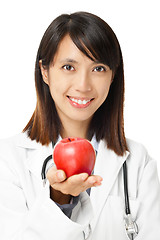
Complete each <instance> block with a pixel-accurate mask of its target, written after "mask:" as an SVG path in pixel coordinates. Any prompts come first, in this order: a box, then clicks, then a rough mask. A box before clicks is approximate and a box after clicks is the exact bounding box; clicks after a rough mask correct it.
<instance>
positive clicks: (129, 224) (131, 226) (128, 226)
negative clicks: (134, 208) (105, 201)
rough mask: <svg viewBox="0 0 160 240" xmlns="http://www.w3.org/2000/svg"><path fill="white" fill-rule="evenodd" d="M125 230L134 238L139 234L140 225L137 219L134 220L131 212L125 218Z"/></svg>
mask: <svg viewBox="0 0 160 240" xmlns="http://www.w3.org/2000/svg"><path fill="white" fill-rule="evenodd" d="M124 221H125V230H126V233H127V235H128V237H129V238H130V239H131V240H133V239H134V238H135V237H136V236H137V235H138V226H137V224H136V222H135V221H133V220H132V218H131V214H128V215H126V216H125V218H124Z"/></svg>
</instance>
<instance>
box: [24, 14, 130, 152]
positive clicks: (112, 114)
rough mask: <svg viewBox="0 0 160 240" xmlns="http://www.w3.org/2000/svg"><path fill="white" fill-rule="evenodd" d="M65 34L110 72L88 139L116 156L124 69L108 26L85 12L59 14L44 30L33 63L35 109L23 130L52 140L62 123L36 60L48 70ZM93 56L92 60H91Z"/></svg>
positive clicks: (121, 140)
mask: <svg viewBox="0 0 160 240" xmlns="http://www.w3.org/2000/svg"><path fill="white" fill-rule="evenodd" d="M67 34H69V36H70V37H71V39H72V41H73V42H74V43H75V45H76V46H77V47H78V48H79V50H80V51H82V52H83V53H84V54H85V55H86V56H87V57H89V58H90V59H92V60H94V59H96V60H98V61H99V62H101V63H104V64H106V65H108V66H109V67H110V69H111V70H112V71H113V82H112V84H111V86H110V90H109V93H108V96H107V98H106V100H105V101H104V103H103V104H102V105H101V106H100V107H99V109H98V110H97V111H96V112H95V113H94V116H93V118H92V120H91V123H90V126H89V129H88V136H87V137H88V139H91V138H92V136H93V135H94V134H95V135H96V139H97V141H99V140H101V139H105V140H106V143H107V146H108V148H110V149H112V150H114V151H115V153H116V154H118V155H121V156H122V155H123V153H124V152H125V151H126V150H127V144H126V139H125V135H124V124H123V103H124V72H123V59H122V53H121V49H120V45H119V42H118V40H117V38H116V36H115V34H114V32H113V30H112V29H111V28H110V26H109V25H108V24H107V23H106V22H105V21H103V20H102V19H101V18H99V17H97V16H96V15H93V14H91V13H86V12H76V13H73V14H70V15H69V14H63V15H60V16H59V17H57V18H56V19H55V20H54V21H53V22H52V23H51V24H50V26H49V27H48V29H47V30H46V32H45V34H44V36H43V38H42V40H41V43H40V46H39V49H38V53H37V59H36V65H35V86H36V93H37V105H36V109H35V111H34V113H33V115H32V117H31V119H30V121H29V123H28V124H27V126H26V127H25V128H24V130H23V131H27V133H28V136H29V137H30V138H31V139H32V140H36V141H37V142H40V143H41V144H42V145H45V144H49V143H50V142H51V141H53V142H56V140H57V138H58V135H59V134H60V131H61V128H62V125H61V121H60V119H59V116H58V113H57V111H56V107H55V104H54V101H53V99H52V97H51V95H50V91H49V87H48V85H47V84H45V83H44V81H43V79H42V75H41V70H40V66H39V61H40V60H42V65H43V66H44V67H45V68H47V69H49V66H50V64H51V63H52V62H53V59H54V55H55V53H56V51H57V48H58V45H59V43H60V42H61V41H62V39H63V38H64V37H65V36H66V35H67ZM93 58H94V59H93Z"/></svg>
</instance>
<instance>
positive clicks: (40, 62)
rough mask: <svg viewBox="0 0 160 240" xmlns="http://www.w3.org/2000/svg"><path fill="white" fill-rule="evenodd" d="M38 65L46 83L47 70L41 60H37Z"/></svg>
mask: <svg viewBox="0 0 160 240" xmlns="http://www.w3.org/2000/svg"><path fill="white" fill-rule="evenodd" d="M39 67H40V69H41V74H42V77H43V81H44V82H45V83H46V84H47V85H48V70H47V69H46V68H45V67H44V66H43V65H42V60H40V61H39Z"/></svg>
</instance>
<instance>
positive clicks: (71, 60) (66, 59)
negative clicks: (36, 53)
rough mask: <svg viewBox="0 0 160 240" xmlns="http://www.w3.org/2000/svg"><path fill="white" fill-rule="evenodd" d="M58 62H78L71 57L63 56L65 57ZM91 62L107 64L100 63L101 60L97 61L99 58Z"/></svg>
mask: <svg viewBox="0 0 160 240" xmlns="http://www.w3.org/2000/svg"><path fill="white" fill-rule="evenodd" d="M60 62H61V63H65V62H66V63H76V64H77V63H78V62H77V61H76V60H74V59H72V58H65V59H62V60H60ZM93 64H103V65H106V66H108V65H107V64H104V63H102V62H101V61H99V60H95V61H93Z"/></svg>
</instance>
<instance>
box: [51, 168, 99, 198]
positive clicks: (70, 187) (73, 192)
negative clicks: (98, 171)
mask: <svg viewBox="0 0 160 240" xmlns="http://www.w3.org/2000/svg"><path fill="white" fill-rule="evenodd" d="M47 179H48V180H49V183H50V185H51V194H52V193H53V194H52V197H51V198H52V199H53V200H54V201H56V199H55V198H57V200H58V201H59V202H60V201H62V199H63V200H64V199H65V198H66V199H67V201H69V199H70V197H71V196H78V195H79V194H80V193H81V192H84V191H85V190H87V189H88V188H91V187H96V186H100V185H101V182H102V177H100V176H98V175H91V176H88V174H87V173H81V174H77V175H73V176H71V177H69V178H66V174H65V172H64V171H63V170H57V168H56V167H55V166H53V167H52V168H51V169H49V170H48V173H47ZM56 202H57V201H56Z"/></svg>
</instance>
